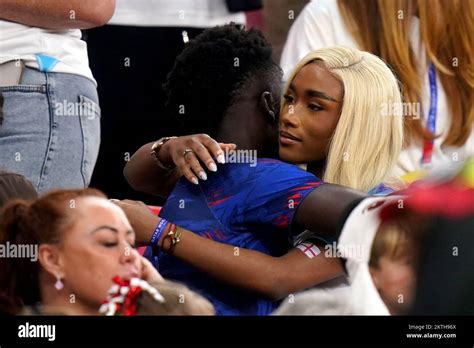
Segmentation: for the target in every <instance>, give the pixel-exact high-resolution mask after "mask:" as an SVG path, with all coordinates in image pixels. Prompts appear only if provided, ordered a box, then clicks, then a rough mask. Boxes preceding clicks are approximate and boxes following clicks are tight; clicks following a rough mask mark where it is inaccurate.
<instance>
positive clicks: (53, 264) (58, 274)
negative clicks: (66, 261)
mask: <svg viewBox="0 0 474 348" xmlns="http://www.w3.org/2000/svg"><path fill="white" fill-rule="evenodd" d="M38 261H39V262H40V264H41V266H42V267H43V268H44V270H45V271H46V272H47V273H49V274H51V275H52V276H53V277H54V278H64V271H63V267H62V262H61V261H62V260H61V256H60V253H59V250H58V248H57V247H56V246H55V245H51V244H41V245H40V246H39V249H38Z"/></svg>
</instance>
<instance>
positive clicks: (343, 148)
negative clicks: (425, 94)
mask: <svg viewBox="0 0 474 348" xmlns="http://www.w3.org/2000/svg"><path fill="white" fill-rule="evenodd" d="M313 62H314V63H319V64H321V65H322V66H324V67H325V68H326V69H328V70H329V72H331V73H332V74H333V75H334V76H335V77H336V78H337V79H338V80H339V81H341V83H342V86H343V89H344V97H343V102H342V109H341V115H340V118H339V121H338V124H337V126H336V129H335V130H334V134H333V136H332V138H331V140H330V145H329V148H328V153H327V157H326V167H325V171H324V175H323V179H324V180H325V181H326V182H330V183H334V184H339V185H344V186H348V187H352V188H355V189H359V190H363V191H369V190H370V189H371V188H373V187H375V186H377V185H378V184H380V183H382V182H385V183H389V184H390V182H392V178H389V177H388V175H389V173H390V171H391V169H392V168H393V167H394V165H395V164H396V162H397V160H398V157H399V155H400V152H401V149H402V146H403V104H402V97H401V94H400V90H399V86H398V81H397V79H396V78H395V76H394V74H393V73H392V71H391V70H390V68H389V67H388V66H387V65H386V64H385V63H384V62H383V61H382V60H381V59H380V58H378V57H376V56H374V55H373V54H370V53H368V52H362V51H359V50H356V49H350V48H346V47H341V46H338V47H329V48H323V49H318V50H315V51H313V52H311V53H309V54H308V55H307V56H306V57H304V58H303V59H302V60H301V61H300V62H299V63H298V65H297V66H296V68H295V69H294V71H293V73H292V74H291V75H290V77H289V79H288V81H287V82H286V84H285V87H284V94H286V93H287V91H288V88H289V85H290V83H291V82H292V81H293V79H294V77H295V76H296V74H298V72H299V71H300V70H301V69H302V68H303V67H304V66H306V65H307V64H310V63H313ZM283 103H284V100H282V108H283Z"/></svg>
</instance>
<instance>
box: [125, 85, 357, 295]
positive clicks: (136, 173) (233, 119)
mask: <svg viewBox="0 0 474 348" xmlns="http://www.w3.org/2000/svg"><path fill="white" fill-rule="evenodd" d="M296 87H297V89H299V87H298V86H296ZM259 88H260V89H259ZM244 90H245V91H246V92H245V93H248V94H247V96H245V97H244V98H247V99H246V102H243V103H240V101H236V103H235V104H234V105H233V106H232V107H230V108H229V109H228V112H227V113H226V115H225V116H224V118H223V122H222V125H221V127H220V128H219V132H218V134H217V135H216V139H217V140H218V141H222V142H225V141H233V142H235V144H237V145H238V147H239V149H257V151H259V152H258V153H259V157H265V156H264V154H266V153H269V154H271V152H272V151H271V149H268V152H267V150H266V149H267V148H268V145H269V144H272V146H275V148H276V142H275V141H274V139H275V138H276V137H277V136H275V135H278V132H277V131H276V127H275V126H274V125H275V122H274V121H273V120H274V117H273V116H274V115H275V114H277V113H278V110H276V109H274V108H272V107H271V105H274V103H271V102H270V101H271V100H272V99H273V98H278V96H277V95H274V94H271V92H270V91H269V90H262V89H261V86H258V85H252V86H251V88H249V89H244ZM251 92H252V93H251ZM327 93H330V92H327ZM268 94H270V95H268ZM242 95H243V94H242ZM334 97H335V98H337V97H338V95H334ZM266 101H268V102H266ZM298 109H299V107H298ZM243 115H245V116H243ZM336 123H337V121H336ZM281 124H282V123H281V122H280V127H281ZM334 127H335V125H334ZM271 132H273V133H271ZM201 141H202V142H201ZM193 146H195V147H193ZM201 146H202V147H201ZM225 146H230V145H223V144H219V143H217V142H216V141H214V140H213V139H210V138H209V137H208V136H205V135H198V136H189V137H180V138H178V139H173V140H170V141H169V142H168V143H166V144H165V145H164V146H163V147H162V149H161V151H160V153H159V155H160V160H161V161H162V162H163V163H173V161H174V163H176V165H177V168H176V169H175V170H172V171H168V172H167V173H166V174H165V175H163V174H164V173H165V172H166V171H164V170H161V169H160V168H158V167H157V165H156V163H155V162H154V160H153V158H152V157H151V156H150V147H151V144H146V145H145V146H144V147H142V148H141V149H140V150H138V151H137V152H136V153H135V154H134V156H133V157H132V159H131V160H130V162H129V163H128V164H127V167H126V168H125V170H124V174H125V176H126V178H127V180H128V181H129V183H130V184H131V185H132V187H134V188H135V189H142V190H143V189H145V188H148V190H145V191H146V192H149V193H155V194H157V193H161V194H164V195H166V193H169V192H170V191H171V188H172V187H174V185H175V183H176V180H177V179H178V178H179V177H180V175H181V174H183V175H185V176H186V177H187V178H188V180H190V177H195V178H196V179H197V177H199V173H200V172H201V171H203V170H204V169H203V166H204V167H207V168H208V169H211V168H210V167H211V165H212V164H213V163H215V160H217V158H218V156H219V154H221V153H222V150H223V148H224V147H225ZM173 148H179V150H175V149H173ZM185 148H191V149H193V150H194V151H195V154H192V156H190V155H186V156H184V158H183V151H184V149H185ZM195 149H196V150H195ZM181 150H183V151H181ZM202 153H205V155H206V156H203V155H202ZM196 155H197V156H196ZM198 158H199V159H198ZM175 159H177V160H175ZM199 160H201V161H199ZM144 169H149V170H152V171H153V173H154V174H155V175H157V174H158V173H161V174H159V175H158V176H154V177H153V176H152V174H150V173H147V174H145V173H143V170H144ZM163 178H165V181H163ZM190 181H191V180H190ZM363 197H365V194H363V193H361V192H359V191H355V190H352V189H349V188H346V187H341V186H338V185H331V184H326V185H323V186H321V187H319V188H318V189H316V190H314V191H313V192H312V193H310V194H309V195H308V196H307V197H306V199H305V200H304V201H303V202H302V203H301V204H300V206H299V207H298V209H297V211H296V213H295V217H294V220H293V226H292V229H293V230H301V231H303V230H305V229H308V230H313V231H318V233H319V234H322V235H326V236H336V235H337V232H338V225H339V224H340V222H341V220H342V218H343V215H344V212H345V209H346V207H348V206H349V205H350V204H351V203H353V202H354V201H356V200H359V199H361V198H363ZM321 202H324V204H321ZM117 204H118V205H119V206H121V207H122V208H123V209H124V210H125V212H126V213H127V216H128V217H129V219H130V221H131V224H132V226H134V228H135V230H136V231H141V232H137V240H139V241H141V242H143V243H144V244H146V243H148V241H149V240H150V238H151V234H152V233H153V230H154V228H155V226H156V224H157V223H158V221H159V218H158V217H156V216H154V215H153V214H152V213H150V211H149V209H147V208H146V206H145V205H144V204H143V203H138V202H133V201H122V202H117ZM137 225H139V226H137ZM319 247H320V249H322V250H324V249H323V248H324V245H323V244H322V245H320V246H319ZM174 255H175V256H176V257H178V258H179V259H181V260H183V261H185V262H188V263H189V264H191V265H192V266H194V267H196V268H198V269H200V270H202V271H204V272H206V273H208V274H210V275H211V276H214V277H216V278H218V279H220V280H222V281H224V282H227V283H230V284H233V285H236V286H239V287H243V288H246V289H248V290H253V291H257V292H260V293H262V294H264V295H266V296H268V297H270V298H273V299H280V298H283V297H285V296H287V295H288V294H290V293H292V292H296V291H301V290H303V289H305V288H308V287H311V286H314V285H316V284H319V283H322V282H325V281H327V280H330V279H333V278H335V277H337V276H340V275H342V274H344V271H343V267H342V264H341V262H340V260H338V259H335V258H326V256H325V255H324V251H323V252H322V253H321V254H320V255H319V256H318V257H315V258H312V259H310V258H308V257H307V256H306V255H304V254H303V253H302V252H301V251H300V250H299V249H296V248H294V249H291V250H290V251H289V252H288V253H287V254H286V255H284V256H282V257H272V256H269V255H266V254H263V253H260V252H256V251H253V250H245V249H240V250H239V256H240V257H236V256H235V247H233V246H231V245H227V244H223V243H219V242H216V241H213V240H209V239H206V238H203V237H200V236H198V235H196V234H194V233H192V232H190V231H186V230H184V231H183V237H182V238H181V242H180V243H179V244H178V245H177V247H176V249H175V251H174ZM217 265H218V266H217ZM216 266H217V267H216ZM295 270H298V272H295Z"/></svg>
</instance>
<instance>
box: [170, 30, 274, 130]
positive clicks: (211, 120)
mask: <svg viewBox="0 0 474 348" xmlns="http://www.w3.org/2000/svg"><path fill="white" fill-rule="evenodd" d="M275 74H277V77H278V78H279V79H280V78H281V69H280V67H279V66H278V65H277V64H275V63H274V61H273V59H272V46H271V45H270V43H269V42H268V41H267V40H266V39H265V38H264V36H263V35H262V33H261V32H260V31H259V30H256V29H253V28H252V29H250V30H245V29H243V28H241V27H239V26H237V25H235V24H227V25H224V26H217V27H214V28H211V29H207V30H205V31H204V32H202V33H201V34H200V35H198V36H197V37H196V38H195V39H193V40H191V41H190V42H189V43H188V44H187V46H186V47H185V49H184V50H183V52H182V53H181V54H180V55H179V56H178V57H177V58H176V61H175V64H174V67H173V69H172V70H171V72H170V73H169V74H168V77H167V82H166V83H165V84H164V85H163V87H164V89H165V93H166V96H167V103H166V106H167V110H168V116H169V117H172V118H177V119H178V120H181V121H185V122H186V123H185V125H186V131H188V132H189V131H192V132H193V133H194V132H206V133H211V134H212V133H214V132H215V130H216V127H217V126H218V125H219V123H220V121H221V119H222V117H223V116H224V113H225V111H226V110H227V109H228V107H229V106H230V105H231V104H232V99H233V98H234V97H235V96H236V95H238V94H239V92H241V91H242V90H244V87H245V86H246V85H247V84H248V83H249V82H250V81H254V80H256V79H264V80H265V81H270V79H271V77H272V76H275ZM273 80H275V79H272V80H271V81H273ZM274 87H275V88H279V86H274ZM190 128H192V130H191V129H190Z"/></svg>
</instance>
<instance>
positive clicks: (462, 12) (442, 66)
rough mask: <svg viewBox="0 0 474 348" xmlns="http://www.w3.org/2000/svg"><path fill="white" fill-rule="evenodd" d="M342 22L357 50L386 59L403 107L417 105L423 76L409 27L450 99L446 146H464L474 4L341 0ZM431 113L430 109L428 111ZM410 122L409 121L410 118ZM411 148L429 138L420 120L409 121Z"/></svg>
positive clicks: (471, 102) (470, 106) (473, 109)
mask: <svg viewBox="0 0 474 348" xmlns="http://www.w3.org/2000/svg"><path fill="white" fill-rule="evenodd" d="M338 5H339V9H340V11H341V14H342V17H343V19H344V22H345V24H346V26H347V28H348V29H349V31H350V32H351V34H352V36H353V37H354V39H355V40H356V42H357V43H358V45H359V47H360V48H361V49H363V50H365V51H369V52H371V53H373V54H376V55H377V56H380V57H382V59H384V60H385V61H386V62H387V63H388V64H390V66H391V67H392V68H393V70H394V72H395V74H396V75H397V77H398V79H399V80H400V82H401V84H402V86H403V96H404V99H405V102H409V103H419V102H420V100H421V94H422V85H423V76H421V75H420V71H419V67H420V64H419V63H420V62H418V61H417V59H419V58H417V57H416V56H415V54H414V52H413V50H412V48H411V46H410V45H409V42H410V32H411V29H412V28H411V24H412V21H413V19H414V18H415V16H418V18H419V20H420V38H421V39H422V41H423V45H424V48H425V51H426V55H427V57H428V59H429V60H430V61H431V62H433V64H434V65H435V67H436V70H437V72H438V75H439V79H440V81H441V84H442V85H443V87H444V91H445V93H446V96H447V101H448V105H449V110H450V113H451V120H450V128H449V131H448V132H447V134H446V138H445V140H444V142H443V145H451V146H461V145H463V144H464V143H465V142H466V140H467V138H468V137H469V134H470V133H471V131H472V127H473V124H474V41H473V40H472V33H473V32H474V2H473V1H472V0H418V1H413V0H390V1H387V0H364V1H355V0H338ZM425 107H428V106H425ZM406 116H409V115H406ZM404 119H405V135H406V140H407V143H408V144H409V143H411V142H412V141H414V140H421V139H423V138H428V137H432V136H434V135H439V134H432V135H430V134H427V133H426V131H425V130H424V125H423V124H422V123H421V122H420V119H419V117H416V118H413V117H405V118H404Z"/></svg>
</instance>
